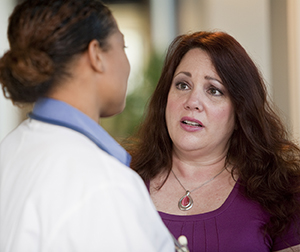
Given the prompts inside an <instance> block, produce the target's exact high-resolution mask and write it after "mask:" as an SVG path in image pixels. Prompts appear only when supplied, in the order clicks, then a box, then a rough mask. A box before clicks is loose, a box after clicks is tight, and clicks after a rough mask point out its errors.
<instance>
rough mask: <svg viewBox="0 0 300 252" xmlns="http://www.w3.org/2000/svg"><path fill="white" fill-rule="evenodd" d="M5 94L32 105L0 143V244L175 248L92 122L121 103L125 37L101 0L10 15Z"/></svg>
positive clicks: (54, 0) (59, 0)
mask: <svg viewBox="0 0 300 252" xmlns="http://www.w3.org/2000/svg"><path fill="white" fill-rule="evenodd" d="M8 39H9V43H10V50H8V51H7V52H6V53H5V54H4V56H3V57H2V58H1V59H0V82H1V84H2V88H3V92H4V95H5V96H6V97H7V98H9V99H11V100H12V101H13V102H14V103H15V104H17V105H19V104H26V103H34V108H33V111H32V112H31V113H30V114H29V117H30V118H29V119H27V120H25V121H24V122H23V123H21V124H20V125H19V126H18V127H17V128H16V129H15V130H14V131H13V132H11V133H10V134H9V135H8V136H7V137H6V138H5V139H4V140H3V142H2V143H1V145H0V251H1V252H8V251H10V252H12V251H22V252H27V251H28V252H29V251H30V252H38V251H40V252H41V251H44V252H51V251H53V252H59V251H64V252H71V251H72V252H75V251H84V252H93V251H130V252H132V251H137V252H140V251H149V252H150V251H151V252H154V251H155V252H156V251H174V244H173V241H172V238H171V236H170V234H169V232H168V230H167V228H166V227H165V225H164V224H163V222H162V221H161V219H160V217H159V215H158V214H157V211H156V209H155V207H154V206H153V204H152V202H151V199H150V197H149V194H148V192H147V189H146V187H145V185H144V183H143V181H142V179H141V178H140V177H139V176H138V175H137V174H136V173H135V172H133V171H132V170H131V169H129V168H128V165H129V162H130V156H129V154H128V153H127V152H126V151H125V150H124V149H123V148H122V147H121V146H120V145H119V144H118V143H116V142H115V141H114V140H113V139H112V137H110V136H109V135H108V134H107V132H106V131H104V129H103V128H102V127H101V126H100V125H99V124H98V121H99V118H101V117H107V116H112V115H115V114H117V113H120V112H121V111H122V110H123V109H124V106H125V94H126V88H127V80H128V75H129V71H130V66H129V62H128V59H127V56H126V54H125V51H124V38H123V34H122V33H121V32H120V30H119V28H118V25H117V23H116V20H115V19H114V17H113V16H112V14H111V12H110V10H109V9H108V8H107V7H106V6H105V5H103V4H102V3H101V2H100V1H97V0H27V1H24V2H23V3H22V4H20V5H18V6H16V8H15V10H14V11H13V13H12V15H11V17H10V19H9V27H8Z"/></svg>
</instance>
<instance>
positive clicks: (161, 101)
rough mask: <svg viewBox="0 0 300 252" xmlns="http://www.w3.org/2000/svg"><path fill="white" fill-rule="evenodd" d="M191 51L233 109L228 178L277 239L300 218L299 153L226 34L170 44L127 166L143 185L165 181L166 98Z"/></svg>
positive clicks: (168, 159) (168, 157) (168, 163)
mask: <svg viewBox="0 0 300 252" xmlns="http://www.w3.org/2000/svg"><path fill="white" fill-rule="evenodd" d="M192 48H201V49H202V50H204V51H206V52H207V53H208V55H209V56H210V58H211V60H212V63H213V65H214V67H215V69H216V71H217V73H218V75H219V76H220V78H221V80H222V83H224V85H225V86H226V88H227V90H228V92H229V94H230V97H231V100H232V103H233V105H234V108H235V113H236V125H237V128H236V130H235V131H234V133H233V135H232V137H231V140H230V143H229V149H228V154H227V158H226V163H227V164H232V165H233V170H232V174H233V173H237V174H238V175H239V182H240V183H241V184H242V185H243V188H244V189H245V193H246V196H247V197H248V198H250V199H252V200H255V201H257V202H259V203H260V205H261V206H262V207H263V208H264V209H266V210H267V211H268V212H269V213H270V215H271V219H270V222H269V224H268V225H267V226H266V227H265V229H266V231H267V232H268V233H269V234H270V235H271V236H277V235H281V234H283V233H284V231H285V230H286V229H287V227H288V226H289V225H290V224H291V223H292V221H293V220H294V218H299V214H300V204H299V199H300V198H299V194H300V149H299V147H298V146H297V145H296V144H295V143H293V142H292V141H290V140H288V134H287V132H286V130H285V128H284V126H283V123H282V122H281V120H280V118H279V117H278V116H277V115H276V113H275V112H274V111H273V109H272V108H271V105H270V104H269V101H268V99H267V90H266V87H265V84H264V81H263V79H262V77H261V74H260V73H259V70H258V69H257V67H256V66H255V64H254V63H253V61H252V60H251V59H250V57H249V56H248V54H247V52H246V51H245V50H244V48H243V47H242V46H241V45H240V44H239V43H238V42H237V41H236V40H235V39H234V38H233V37H232V36H230V35H228V34H226V33H223V32H196V33H193V34H188V35H181V36H178V37H177V38H175V40H174V41H173V42H172V43H171V45H170V47H169V49H168V53H167V56H166V59H165V63H164V66H163V69H162V73H161V77H160V79H159V81H158V84H157V87H156V90H155V91H154V93H153V95H152V97H151V100H150V103H149V106H148V110H147V113H146V115H145V120H144V122H143V123H142V124H141V126H140V128H139V131H138V132H137V134H136V135H135V136H133V137H132V139H131V144H129V145H128V151H129V152H130V153H131V155H132V162H131V167H132V168H133V169H134V170H136V171H137V172H138V173H139V174H140V176H141V177H142V178H143V179H144V181H150V180H151V179H153V178H154V177H155V176H157V175H158V174H161V173H163V172H164V173H166V174H167V176H166V179H167V177H168V176H169V174H170V171H171V168H172V141H171V139H170V137H169V134H168V131H167V127H166V121H165V109H166V104H167V97H168V93H169V89H170V85H171V83H172V78H173V75H174V72H175V70H176V68H177V66H178V65H179V63H180V61H181V59H182V58H183V56H184V55H185V54H186V53H187V52H188V51H189V50H191V49H192ZM132 141H134V142H133V143H132Z"/></svg>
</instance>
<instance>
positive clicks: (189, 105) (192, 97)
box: [184, 92, 203, 111]
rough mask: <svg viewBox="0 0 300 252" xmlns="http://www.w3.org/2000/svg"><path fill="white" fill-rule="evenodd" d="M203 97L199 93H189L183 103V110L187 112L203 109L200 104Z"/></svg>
mask: <svg viewBox="0 0 300 252" xmlns="http://www.w3.org/2000/svg"><path fill="white" fill-rule="evenodd" d="M202 100H203V97H201V95H200V94H199V93H196V92H191V93H190V94H189V96H188V97H187V100H186V101H185V104H184V108H185V109H187V110H199V111H201V110H202V109H203V103H202Z"/></svg>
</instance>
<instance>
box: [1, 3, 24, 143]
mask: <svg viewBox="0 0 300 252" xmlns="http://www.w3.org/2000/svg"><path fill="white" fill-rule="evenodd" d="M13 2H14V1H12V0H1V1H0V56H2V55H3V54H4V52H5V51H7V50H8V48H9V46H8V41H7V35H6V31H7V24H8V17H9V15H10V13H11V12H12V10H13V7H14V4H13ZM20 117H21V113H20V110H19V109H18V108H16V107H14V106H13V105H12V103H11V101H10V100H7V99H5V98H4V96H3V93H2V90H1V92H0V141H1V140H2V139H3V137H5V136H6V135H7V133H9V132H10V131H11V130H12V129H14V128H15V127H16V126H17V125H18V124H19V122H20Z"/></svg>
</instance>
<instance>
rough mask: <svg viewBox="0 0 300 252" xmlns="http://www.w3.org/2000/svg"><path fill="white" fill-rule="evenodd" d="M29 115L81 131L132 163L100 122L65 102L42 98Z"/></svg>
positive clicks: (122, 161)
mask: <svg viewBox="0 0 300 252" xmlns="http://www.w3.org/2000/svg"><path fill="white" fill-rule="evenodd" d="M29 117H30V118H31V119H35V120H39V121H43V122H46V123H51V124H55V125H59V126H63V127H67V128H70V129H72V130H75V131H77V132H80V133H81V134H83V135H85V136H86V137H88V138H89V139H90V140H91V141H93V142H94V143H95V144H96V145H97V146H98V147H99V148H101V149H102V150H104V151H105V152H107V153H108V154H110V155H112V156H113V157H115V158H117V159H118V160H119V161H120V162H121V163H123V164H125V165H127V166H129V164H130V161H131V156H130V155H129V154H128V153H127V152H126V151H125V149H123V147H121V146H120V145H119V144H118V143H117V142H116V141H115V140H114V139H113V138H112V137H111V136H110V135H109V134H108V133H107V132H106V131H105V130H104V129H103V128H102V127H101V126H100V125H99V124H97V123H96V122H95V121H93V120H92V119H91V118H90V117H88V116H87V115H86V114H84V113H82V112H81V111H79V110H78V109H76V108H74V107H72V106H71V105H69V104H67V103H65V102H62V101H59V100H55V99H51V98H40V99H39V100H38V101H37V102H36V103H35V105H34V108H33V111H32V112H31V113H29Z"/></svg>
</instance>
